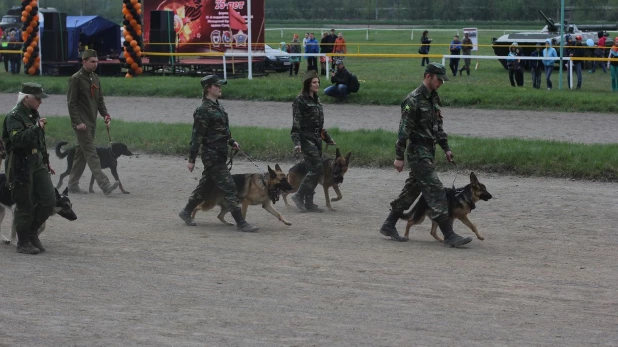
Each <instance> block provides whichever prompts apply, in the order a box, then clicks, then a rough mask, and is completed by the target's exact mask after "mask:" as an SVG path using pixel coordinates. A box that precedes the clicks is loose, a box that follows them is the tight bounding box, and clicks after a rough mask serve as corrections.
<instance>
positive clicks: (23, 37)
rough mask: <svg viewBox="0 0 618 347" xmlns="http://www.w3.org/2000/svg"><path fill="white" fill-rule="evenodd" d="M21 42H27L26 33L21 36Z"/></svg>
mask: <svg viewBox="0 0 618 347" xmlns="http://www.w3.org/2000/svg"><path fill="white" fill-rule="evenodd" d="M21 40H22V41H24V42H26V41H27V40H28V33H23V34H21Z"/></svg>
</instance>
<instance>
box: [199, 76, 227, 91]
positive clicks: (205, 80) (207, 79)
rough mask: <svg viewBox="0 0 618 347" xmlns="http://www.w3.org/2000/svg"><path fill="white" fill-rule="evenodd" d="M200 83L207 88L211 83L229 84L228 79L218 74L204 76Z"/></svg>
mask: <svg viewBox="0 0 618 347" xmlns="http://www.w3.org/2000/svg"><path fill="white" fill-rule="evenodd" d="M200 84H201V85H202V88H206V86H207V85H210V84H215V85H218V86H222V85H224V84H227V81H226V80H222V79H219V77H218V76H217V75H207V76H204V77H202V79H201V80H200Z"/></svg>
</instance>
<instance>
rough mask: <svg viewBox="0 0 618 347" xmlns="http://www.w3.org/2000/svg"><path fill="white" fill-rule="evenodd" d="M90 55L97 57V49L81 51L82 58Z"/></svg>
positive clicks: (84, 58) (90, 56)
mask: <svg viewBox="0 0 618 347" xmlns="http://www.w3.org/2000/svg"><path fill="white" fill-rule="evenodd" d="M92 57H95V58H96V57H97V51H95V50H94V49H87V50H85V51H83V52H82V60H86V59H88V58H92Z"/></svg>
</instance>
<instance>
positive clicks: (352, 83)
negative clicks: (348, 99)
mask: <svg viewBox="0 0 618 347" xmlns="http://www.w3.org/2000/svg"><path fill="white" fill-rule="evenodd" d="M359 89H360V83H359V82H358V78H357V77H356V75H355V74H353V73H351V72H350V79H349V82H348V92H350V93H356V92H358V90H359Z"/></svg>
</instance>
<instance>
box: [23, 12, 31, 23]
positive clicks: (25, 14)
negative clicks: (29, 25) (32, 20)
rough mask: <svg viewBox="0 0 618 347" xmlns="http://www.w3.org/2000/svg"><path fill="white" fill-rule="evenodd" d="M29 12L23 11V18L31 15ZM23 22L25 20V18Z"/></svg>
mask: <svg viewBox="0 0 618 347" xmlns="http://www.w3.org/2000/svg"><path fill="white" fill-rule="evenodd" d="M29 14H30V13H28V12H27V11H21V16H22V18H23V17H28V15H29ZM23 22H25V20H24V21H23Z"/></svg>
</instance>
